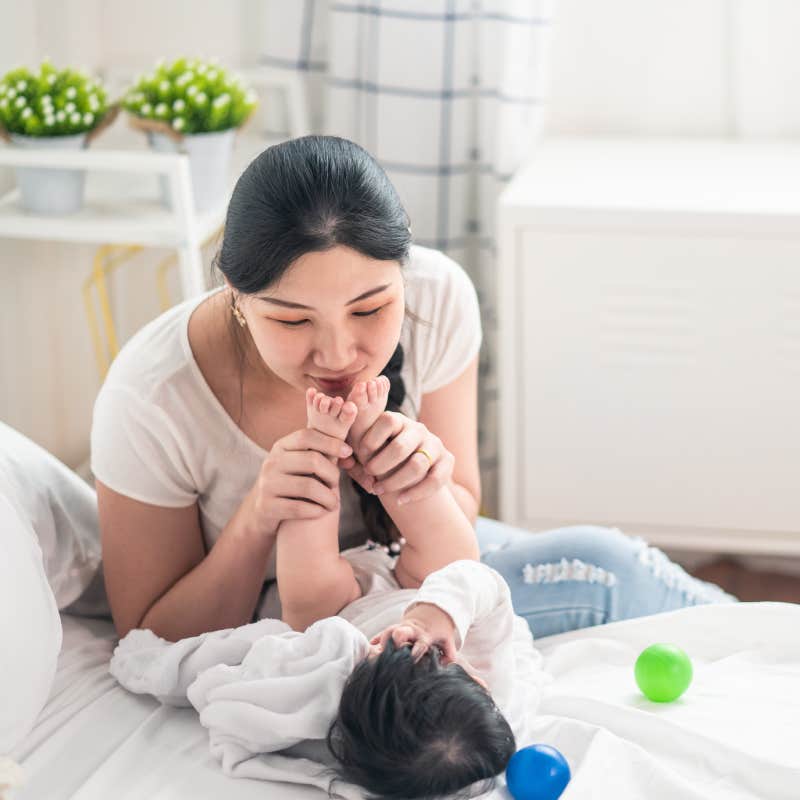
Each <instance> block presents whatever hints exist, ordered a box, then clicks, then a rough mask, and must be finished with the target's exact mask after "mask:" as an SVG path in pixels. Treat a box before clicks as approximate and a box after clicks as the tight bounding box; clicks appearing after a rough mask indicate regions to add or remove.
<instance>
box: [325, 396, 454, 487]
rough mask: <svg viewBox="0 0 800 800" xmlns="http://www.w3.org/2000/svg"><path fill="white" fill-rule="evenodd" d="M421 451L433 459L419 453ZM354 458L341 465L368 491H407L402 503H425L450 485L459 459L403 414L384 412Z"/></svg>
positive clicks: (358, 446)
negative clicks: (442, 488) (435, 493)
mask: <svg viewBox="0 0 800 800" xmlns="http://www.w3.org/2000/svg"><path fill="white" fill-rule="evenodd" d="M384 445H385V447H384ZM420 449H421V450H425V452H426V453H428V455H429V456H430V459H428V457H427V456H426V455H425V453H417V452H416V451H417V450H420ZM379 451H380V452H379ZM353 456H355V457H356V458H357V459H358V462H356V460H355V459H354V458H353ZM353 456H349V457H348V458H340V459H339V462H338V463H339V466H340V467H341V468H342V469H344V470H346V471H347V473H348V474H349V475H350V476H351V477H352V478H353V479H354V480H356V481H358V483H360V484H361V486H363V487H364V488H365V489H366V490H367V491H373V492H374V491H375V490H377V489H383V492H385V493H387V494H388V493H389V492H399V491H402V490H404V491H403V493H402V494H401V495H400V496H399V498H398V502H401V503H402V502H409V503H413V502H415V501H417V500H423V499H425V498H426V497H430V496H431V495H432V494H434V492H437V491H438V490H439V489H441V487H442V486H446V485H448V484H449V483H450V480H451V478H452V477H453V466H454V465H455V456H453V454H452V453H451V452H450V451H449V450H447V449H446V448H445V446H444V445H443V444H442V440H441V439H440V438H439V437H438V436H436V435H435V434H433V433H431V432H430V431H429V430H428V429H427V428H426V427H425V425H424V424H423V423H422V422H419V421H417V420H414V419H410V418H409V417H407V416H406V415H405V414H401V413H400V412H399V411H384V412H383V413H382V414H381V415H380V416H379V417H378V419H377V420H375V422H374V423H373V424H372V426H371V427H370V428H369V429H368V430H367V432H366V433H365V434H364V435H363V436H362V437H361V441H360V442H359V443H358V445H357V447H356V449H355V452H354V454H353ZM373 476H375V477H373ZM376 479H377V480H376Z"/></svg>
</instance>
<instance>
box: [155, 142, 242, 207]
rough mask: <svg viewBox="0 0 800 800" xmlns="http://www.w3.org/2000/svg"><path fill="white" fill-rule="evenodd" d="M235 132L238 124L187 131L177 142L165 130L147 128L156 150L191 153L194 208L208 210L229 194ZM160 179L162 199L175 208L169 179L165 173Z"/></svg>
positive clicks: (190, 165) (190, 164) (166, 204)
mask: <svg viewBox="0 0 800 800" xmlns="http://www.w3.org/2000/svg"><path fill="white" fill-rule="evenodd" d="M235 135H236V128H230V129H229V130H226V131H217V132H215V133H187V134H185V135H184V137H183V141H182V142H176V141H174V140H173V139H170V138H169V136H166V135H165V134H163V133H154V132H153V131H148V133H147V139H148V141H149V142H150V146H151V147H152V148H153V149H154V150H157V151H159V152H162V153H186V154H187V155H188V156H189V171H190V172H191V176H192V192H193V194H194V205H195V209H196V210H197V211H207V210H208V209H209V208H213V207H214V206H216V205H217V204H219V203H222V202H224V201H225V198H226V197H227V193H228V182H229V180H230V166H231V155H232V153H233V141H234V137H235ZM159 181H160V183H161V202H162V203H164V205H165V206H167V207H168V208H172V203H171V201H170V195H169V184H168V182H167V179H166V178H165V177H164V176H163V175H162V176H161V177H160V178H159Z"/></svg>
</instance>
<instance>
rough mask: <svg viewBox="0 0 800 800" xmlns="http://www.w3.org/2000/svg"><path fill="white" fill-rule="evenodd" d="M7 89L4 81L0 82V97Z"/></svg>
mask: <svg viewBox="0 0 800 800" xmlns="http://www.w3.org/2000/svg"><path fill="white" fill-rule="evenodd" d="M7 91H8V86H7V85H6V84H5V83H0V97H2V96H3V95H4V94H5V93H6V92H7Z"/></svg>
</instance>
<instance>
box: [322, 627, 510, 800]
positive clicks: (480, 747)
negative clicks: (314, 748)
mask: <svg viewBox="0 0 800 800" xmlns="http://www.w3.org/2000/svg"><path fill="white" fill-rule="evenodd" d="M326 741H327V745H328V748H329V749H330V751H331V754H332V755H333V757H334V759H335V761H336V764H337V766H336V768H335V769H334V772H335V773H336V776H337V777H338V778H340V779H341V780H345V781H348V782H350V783H355V784H357V785H358V786H361V787H362V788H364V789H366V790H367V792H369V793H370V797H374V798H382V799H383V800H394V799H395V798H396V799H397V800H400V798H436V797H441V796H444V795H451V794H457V795H458V796H460V797H473V796H475V795H476V794H480V793H482V792H485V791H488V789H491V788H492V786H493V785H494V776H496V775H498V774H499V773H500V772H502V771H503V770H504V769H505V768H506V765H507V764H508V762H509V759H510V758H511V756H512V755H514V751H515V749H516V743H515V741H514V734H513V732H512V730H511V727H510V726H509V724H508V722H507V721H506V719H505V717H504V716H503V715H502V714H501V713H500V710H499V709H498V708H497V706H496V705H495V704H494V702H493V700H492V697H491V695H490V694H489V693H488V692H487V691H486V690H485V689H484V688H483V687H482V686H481V685H480V684H478V683H477V682H476V681H475V680H474V679H473V678H471V677H470V676H469V675H468V674H467V673H466V672H465V671H464V669H463V668H462V667H461V666H460V665H458V664H448V665H447V666H443V665H442V664H441V663H440V661H439V653H438V650H437V649H436V648H433V649H431V650H428V651H427V652H426V653H425V654H424V655H423V656H422V658H421V659H420V660H419V661H418V662H417V663H414V661H413V659H412V656H411V649H410V648H409V647H408V646H402V647H396V646H395V644H394V642H393V641H392V640H391V639H389V640H388V641H387V643H386V645H385V646H384V649H383V651H382V652H381V653H380V654H379V655H378V656H377V657H375V658H372V659H364V660H363V661H361V662H360V663H359V664H358V665H357V666H356V668H355V669H354V670H353V672H352V673H351V675H350V677H349V678H348V679H347V682H346V683H345V686H344V690H343V692H342V699H341V702H340V704H339V713H338V715H337V717H336V719H335V720H334V721H333V723H332V724H331V727H330V729H329V730H328V735H327V738H326Z"/></svg>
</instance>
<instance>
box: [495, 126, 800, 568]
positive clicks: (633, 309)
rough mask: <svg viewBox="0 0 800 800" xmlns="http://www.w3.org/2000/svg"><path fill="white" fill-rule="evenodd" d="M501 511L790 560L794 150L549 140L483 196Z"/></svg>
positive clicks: (796, 335)
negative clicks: (493, 252) (494, 238)
mask: <svg viewBox="0 0 800 800" xmlns="http://www.w3.org/2000/svg"><path fill="white" fill-rule="evenodd" d="M498 224H499V262H498V270H499V274H498V281H499V296H498V316H499V323H500V331H499V333H500V344H499V350H500V364H499V380H500V395H499V397H500V399H499V407H500V413H499V422H500V512H501V518H502V519H503V520H504V521H507V522H510V523H513V524H516V525H520V526H522V527H527V528H530V529H532V530H542V529H545V528H551V527H556V526H560V525H566V524H573V523H579V522H588V523H597V524H606V525H616V526H619V527H620V528H622V529H623V530H624V531H625V532H626V533H631V534H639V535H642V536H645V538H647V539H648V540H649V541H650V542H651V543H653V544H658V545H659V546H663V547H675V548H683V549H698V550H705V549H709V550H712V549H713V550H720V551H728V552H736V553H773V554H786V555H788V554H793V555H799V554H800V145H796V144H791V145H790V144H779V143H762V144H743V143H733V142H721V141H709V140H697V141H664V140H638V141H637V140H613V139H605V140H603V139H600V140H596V139H595V140H586V139H562V140H552V141H546V142H545V143H544V144H543V145H542V146H541V148H540V149H538V150H537V151H536V156H535V158H534V159H533V160H532V161H531V163H530V164H528V165H527V166H526V167H525V168H524V169H523V170H521V171H520V173H519V174H518V175H517V176H516V177H515V179H514V180H513V181H512V183H511V184H510V185H509V187H508V188H507V189H506V191H505V192H504V193H503V195H502V197H501V199H500V203H499V208H498Z"/></svg>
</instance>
